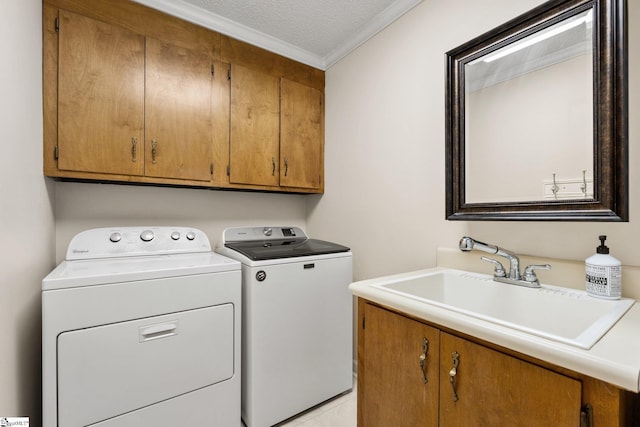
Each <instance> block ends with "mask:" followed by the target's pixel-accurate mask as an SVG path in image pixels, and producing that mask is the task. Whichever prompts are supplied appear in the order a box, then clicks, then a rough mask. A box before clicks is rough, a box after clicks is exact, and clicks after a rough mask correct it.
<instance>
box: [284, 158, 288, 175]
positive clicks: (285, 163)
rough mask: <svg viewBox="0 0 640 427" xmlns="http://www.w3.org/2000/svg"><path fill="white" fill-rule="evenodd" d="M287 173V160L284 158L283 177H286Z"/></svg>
mask: <svg viewBox="0 0 640 427" xmlns="http://www.w3.org/2000/svg"><path fill="white" fill-rule="evenodd" d="M287 172H289V160H287V158H286V157H285V158H284V176H287Z"/></svg>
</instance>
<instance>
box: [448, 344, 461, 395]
mask: <svg viewBox="0 0 640 427" xmlns="http://www.w3.org/2000/svg"><path fill="white" fill-rule="evenodd" d="M451 363H452V364H453V368H451V370H450V371H449V382H450V383H451V390H453V401H454V402H457V401H458V393H457V392H456V375H458V364H459V363H460V354H458V352H457V351H454V352H453V353H451Z"/></svg>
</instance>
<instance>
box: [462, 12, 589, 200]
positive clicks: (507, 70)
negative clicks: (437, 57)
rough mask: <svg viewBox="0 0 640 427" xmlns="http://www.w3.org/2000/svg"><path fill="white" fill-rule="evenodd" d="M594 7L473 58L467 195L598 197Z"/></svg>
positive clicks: (468, 74) (468, 86) (468, 69)
mask: <svg viewBox="0 0 640 427" xmlns="http://www.w3.org/2000/svg"><path fill="white" fill-rule="evenodd" d="M592 13H593V12H592V10H591V9H589V10H586V11H583V12H582V13H579V14H577V15H574V16H572V17H570V18H567V19H565V20H562V21H560V22H559V23H557V24H555V25H553V26H550V27H547V28H545V29H544V30H541V31H538V32H536V33H534V34H531V35H530V36H528V37H526V38H524V39H522V40H520V41H518V42H516V43H511V44H509V45H507V46H505V47H503V48H501V49H499V50H496V51H493V52H490V53H488V54H486V55H483V56H481V57H480V58H478V59H476V60H474V61H472V62H469V63H468V64H466V65H465V71H464V74H465V163H466V164H465V177H466V180H465V187H466V200H465V201H466V203H484V202H519V201H536V200H545V199H549V198H554V199H558V200H562V199H576V198H586V199H589V198H591V197H593V187H592V182H593V165H594V160H593V54H592V52H593V25H592V22H593V20H592ZM583 171H585V172H583ZM554 177H555V180H556V183H557V184H556V185H557V187H553V186H552V183H553V179H554ZM585 182H586V183H587V187H586V188H584V183H585ZM550 189H554V190H559V191H554V192H553V193H552V194H550V193H549V191H550ZM581 192H582V194H581ZM545 194H546V195H545Z"/></svg>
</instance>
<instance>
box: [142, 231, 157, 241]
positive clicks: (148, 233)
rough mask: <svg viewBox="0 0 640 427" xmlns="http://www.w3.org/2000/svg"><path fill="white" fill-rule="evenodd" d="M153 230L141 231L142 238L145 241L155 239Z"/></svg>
mask: <svg viewBox="0 0 640 427" xmlns="http://www.w3.org/2000/svg"><path fill="white" fill-rule="evenodd" d="M153 237H154V236H153V231H151V230H144V231H143V232H142V233H140V239H141V240H142V241H143V242H150V241H152V240H153Z"/></svg>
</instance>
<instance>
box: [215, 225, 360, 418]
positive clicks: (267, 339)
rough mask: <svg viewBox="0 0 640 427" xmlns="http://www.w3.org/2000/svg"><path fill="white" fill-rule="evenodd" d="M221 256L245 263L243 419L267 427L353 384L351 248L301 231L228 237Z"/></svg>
mask: <svg viewBox="0 0 640 427" xmlns="http://www.w3.org/2000/svg"><path fill="white" fill-rule="evenodd" d="M222 244H223V246H221V247H219V248H217V249H216V251H218V252H220V253H222V254H224V255H226V256H228V257H230V258H234V259H237V260H239V261H240V262H241V263H242V298H243V300H242V304H243V311H242V314H243V319H242V419H243V421H244V422H245V424H246V425H247V427H267V426H272V425H274V424H277V423H279V422H281V421H283V420H285V419H288V418H290V417H292V416H294V415H296V414H298V413H300V412H302V411H305V410H306V409H309V408H311V407H313V406H315V405H317V404H320V403H322V402H324V401H326V400H328V399H330V398H332V397H334V396H337V395H339V394H341V393H344V392H346V391H348V390H351V388H352V383H353V356H352V353H353V347H352V342H353V338H352V335H353V334H352V323H353V317H352V316H353V303H352V296H351V294H350V292H349V290H348V286H349V284H350V283H351V282H352V255H351V251H350V250H349V248H347V247H345V246H342V245H339V244H335V243H331V242H326V241H322V240H316V239H309V238H308V237H307V236H306V234H305V233H304V231H303V230H301V229H300V228H298V227H240V228H229V229H227V230H225V231H224V233H223V238H222Z"/></svg>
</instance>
